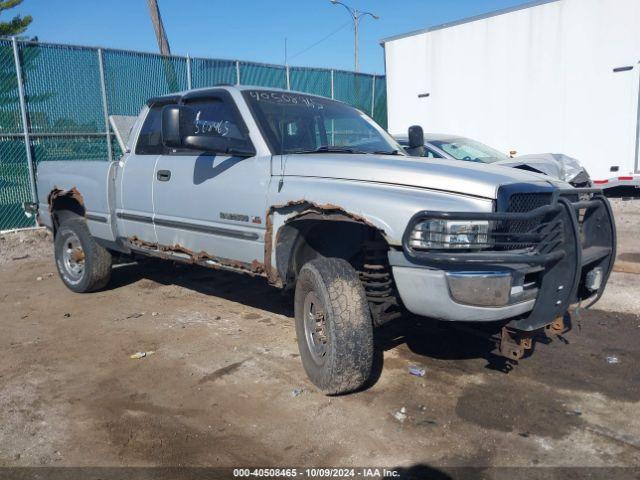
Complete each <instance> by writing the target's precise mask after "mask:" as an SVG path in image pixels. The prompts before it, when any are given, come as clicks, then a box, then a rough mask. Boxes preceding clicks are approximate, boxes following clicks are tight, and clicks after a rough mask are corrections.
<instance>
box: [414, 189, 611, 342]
mask: <svg viewBox="0 0 640 480" xmlns="http://www.w3.org/2000/svg"><path fill="white" fill-rule="evenodd" d="M523 193H524V194H529V193H532V194H539V193H544V194H548V195H549V197H550V200H549V203H548V204H547V205H543V206H540V207H537V208H534V209H532V210H530V211H527V212H508V211H497V212H432V211H421V212H418V213H417V214H415V215H414V216H413V217H412V218H411V220H410V221H409V224H408V225H407V229H406V230H405V232H404V235H403V238H402V244H403V249H404V253H405V255H406V257H407V258H408V259H409V260H410V261H411V262H412V263H416V264H420V265H425V266H430V267H433V268H439V269H446V270H460V269H478V270H481V269H482V270H487V269H489V270H491V269H494V270H495V269H500V268H502V269H504V268H514V269H517V268H522V267H523V266H524V267H527V266H529V267H538V268H542V276H541V281H540V285H539V293H538V297H537V298H538V300H537V301H536V303H535V305H534V308H533V309H532V310H531V311H530V312H529V313H528V314H526V315H525V316H523V317H522V318H516V319H513V320H512V321H511V322H510V323H509V326H510V327H512V328H514V329H517V330H523V331H532V330H536V329H538V328H542V327H544V326H545V325H548V324H549V323H551V322H552V321H553V320H554V319H555V318H556V317H557V316H560V315H563V314H564V313H565V312H566V311H567V309H568V308H569V306H570V305H572V304H575V303H578V302H581V301H588V302H589V303H588V305H587V306H586V307H585V308H588V307H590V306H592V305H593V304H594V303H596V302H597V301H598V300H599V299H600V297H601V296H602V293H603V292H604V288H605V286H606V283H607V280H608V278H609V275H610V273H611V270H612V268H613V263H614V260H615V254H616V229H615V223H614V220H613V212H612V210H611V205H610V204H609V201H608V200H607V199H606V197H605V196H604V195H603V193H602V190H601V189H596V188H571V189H555V188H552V187H551V188H543V189H539V188H538V189H533V188H532V186H531V185H524V184H523V185H517V184H516V185H509V186H507V187H503V188H501V189H500V191H499V194H498V202H497V205H498V209H499V210H500V209H501V208H503V209H504V208H506V205H508V204H509V201H508V200H509V198H510V197H511V196H512V195H517V194H523ZM584 196H588V197H589V198H588V199H587V200H582V199H580V198H581V197H584ZM570 198H574V199H575V198H577V200H575V201H571V200H570ZM434 218H435V219H447V220H486V221H489V222H494V225H502V226H504V225H520V226H521V225H523V223H519V224H515V223H513V222H534V223H535V224H538V222H540V224H544V225H546V227H545V228H546V230H545V229H544V228H543V229H542V230H543V231H540V232H534V233H537V234H538V236H539V237H540V238H539V239H538V240H539V241H531V238H532V237H531V236H530V235H531V232H530V231H526V232H515V233H511V232H509V231H505V232H501V231H498V232H497V235H495V234H494V237H498V238H501V239H502V240H501V241H500V242H498V243H496V247H497V248H493V249H491V250H482V251H472V250H462V251H461V250H418V249H414V248H412V247H411V246H410V244H409V237H410V234H411V232H412V230H413V229H414V227H415V226H416V225H417V224H418V223H420V222H422V221H424V220H427V219H434ZM525 224H526V223H525ZM536 228H537V227H536ZM558 235H560V237H558ZM549 236H551V237H549ZM523 238H525V239H528V240H529V241H528V242H526V241H523ZM520 244H529V246H528V247H527V248H522V249H515V250H511V251H509V250H506V251H504V249H508V248H510V246H518V245H520ZM596 266H597V267H601V268H602V269H603V272H604V275H603V282H602V286H601V287H600V288H599V289H598V290H597V292H595V293H593V292H590V291H588V290H587V289H586V287H585V286H584V276H585V275H586V272H587V271H588V270H590V269H593V268H595V267H596Z"/></svg>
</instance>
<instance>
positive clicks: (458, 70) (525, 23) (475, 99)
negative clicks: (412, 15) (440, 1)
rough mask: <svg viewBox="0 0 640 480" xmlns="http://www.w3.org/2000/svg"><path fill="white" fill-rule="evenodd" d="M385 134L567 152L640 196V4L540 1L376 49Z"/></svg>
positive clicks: (606, 181) (605, 180) (601, 179)
mask: <svg viewBox="0 0 640 480" xmlns="http://www.w3.org/2000/svg"><path fill="white" fill-rule="evenodd" d="M382 45H383V47H384V50H385V62H386V73H387V96H388V112H389V131H390V132H391V133H392V134H401V133H404V132H406V131H407V128H408V127H409V126H410V125H414V124H418V125H422V126H423V128H424V129H425V131H427V132H434V133H436V132H437V133H452V134H459V135H463V136H467V137H471V138H474V139H477V140H480V141H482V142H483V143H486V144H488V145H491V146H493V147H496V148H498V149H501V150H503V151H505V152H509V151H512V150H515V151H517V152H518V154H537V153H543V152H552V153H564V154H566V155H569V156H571V157H574V158H577V159H578V160H580V161H581V162H582V164H583V165H584V166H585V168H586V169H587V170H588V172H589V173H590V175H591V178H592V179H593V180H594V183H595V184H597V185H598V186H600V187H603V188H607V189H611V190H610V191H613V189H615V190H618V191H620V190H623V191H626V192H628V193H634V192H635V193H636V194H638V193H640V170H639V165H638V163H639V155H640V121H639V120H640V103H639V101H640V98H639V91H640V64H639V61H640V1H639V0H545V1H536V2H530V3H527V4H525V5H522V6H519V7H516V8H512V9H507V10H501V11H497V12H493V13H490V14H487V15H482V16H478V17H473V18H469V19H465V20H461V21H458V22H453V23H449V24H444V25H439V26H436V27H432V28H427V29H425V30H420V31H416V32H410V33H407V34H404V35H397V36H394V37H390V38H386V39H384V40H382Z"/></svg>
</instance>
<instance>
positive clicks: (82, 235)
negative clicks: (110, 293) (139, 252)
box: [53, 218, 113, 293]
mask: <svg viewBox="0 0 640 480" xmlns="http://www.w3.org/2000/svg"><path fill="white" fill-rule="evenodd" d="M73 236H75V238H77V239H78V240H79V243H80V246H81V248H82V252H83V254H84V267H83V269H82V272H81V274H80V275H79V277H76V278H74V277H73V275H72V274H71V273H70V271H69V270H68V269H67V267H66V266H65V262H64V253H63V252H64V250H65V249H66V248H67V247H68V242H69V239H70V238H73ZM53 244H54V252H55V260H56V267H57V268H58V274H59V275H60V278H61V279H62V281H63V282H64V284H65V285H66V286H67V287H68V288H69V289H70V290H73V291H74V292H77V293H84V292H93V291H95V290H99V289H101V288H103V287H104V286H105V285H107V283H109V280H110V279H111V264H112V260H113V259H112V256H111V254H110V253H109V251H108V250H107V249H105V248H104V247H102V246H101V245H99V244H98V243H97V242H96V241H95V239H94V238H93V237H92V236H91V233H90V232H89V228H88V227H87V224H86V222H85V221H84V219H83V218H68V219H66V220H64V221H63V222H62V224H61V225H60V227H58V230H57V231H56V237H55V239H54V242H53Z"/></svg>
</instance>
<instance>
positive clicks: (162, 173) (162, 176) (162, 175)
mask: <svg viewBox="0 0 640 480" xmlns="http://www.w3.org/2000/svg"><path fill="white" fill-rule="evenodd" d="M156 178H157V179H158V180H160V181H161V182H168V181H169V179H170V178H171V170H158V172H157V173H156Z"/></svg>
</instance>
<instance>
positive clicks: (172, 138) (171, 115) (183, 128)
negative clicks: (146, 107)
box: [162, 105, 196, 148]
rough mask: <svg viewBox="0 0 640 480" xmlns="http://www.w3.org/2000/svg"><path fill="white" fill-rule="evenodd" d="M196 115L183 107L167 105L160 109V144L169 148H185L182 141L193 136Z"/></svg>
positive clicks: (190, 109) (191, 110)
mask: <svg viewBox="0 0 640 480" xmlns="http://www.w3.org/2000/svg"><path fill="white" fill-rule="evenodd" d="M195 119H196V114H195V112H194V111H193V109H192V108H189V107H187V106H185V105H167V106H166V107H164V108H163V109H162V143H163V144H164V146H165V147H169V148H184V147H186V145H185V142H184V140H185V139H186V138H188V137H189V136H191V135H194V134H195Z"/></svg>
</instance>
